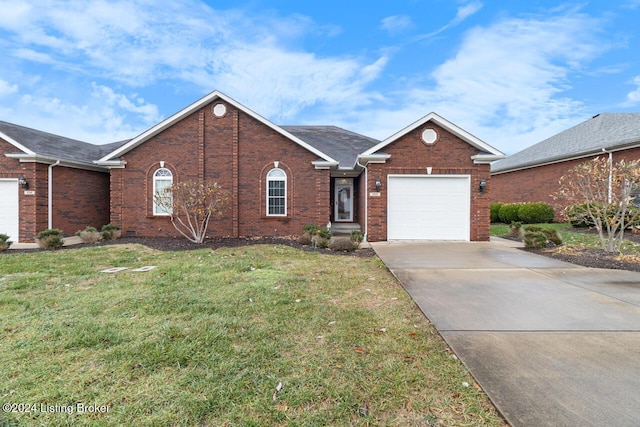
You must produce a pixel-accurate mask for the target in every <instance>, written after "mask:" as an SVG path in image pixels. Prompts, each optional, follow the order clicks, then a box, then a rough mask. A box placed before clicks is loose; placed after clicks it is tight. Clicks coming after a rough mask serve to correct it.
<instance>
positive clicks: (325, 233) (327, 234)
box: [318, 228, 331, 240]
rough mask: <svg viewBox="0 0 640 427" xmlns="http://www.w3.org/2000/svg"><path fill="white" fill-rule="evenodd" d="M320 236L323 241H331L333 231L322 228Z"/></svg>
mask: <svg viewBox="0 0 640 427" xmlns="http://www.w3.org/2000/svg"><path fill="white" fill-rule="evenodd" d="M318 236H320V237H321V238H323V239H326V240H329V239H330V238H331V231H330V230H327V229H326V228H322V229H320V230H318Z"/></svg>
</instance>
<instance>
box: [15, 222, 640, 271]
mask: <svg viewBox="0 0 640 427" xmlns="http://www.w3.org/2000/svg"><path fill="white" fill-rule="evenodd" d="M574 231H578V232H584V233H593V231H592V230H587V229H585V230H579V229H577V230H574ZM626 238H628V239H629V240H633V241H636V242H638V243H640V234H631V233H629V234H628V236H627V237H626ZM127 243H131V244H140V245H144V246H147V247H149V248H152V249H156V250H160V251H190V250H195V249H203V248H209V249H218V248H223V247H224V248H235V247H242V246H249V245H257V244H262V245H286V246H290V247H293V248H296V249H300V250H304V251H309V252H318V253H323V254H328V255H339V256H354V257H362V258H371V257H373V256H375V251H374V250H373V249H372V248H362V249H358V250H356V251H353V252H342V251H339V252H336V251H332V250H330V249H323V248H314V247H313V246H309V245H301V244H300V243H298V242H297V240H295V239H293V238H275V237H271V238H244V239H243V238H240V239H234V238H213V239H207V240H205V242H204V243H202V244H200V245H198V244H195V243H192V242H190V241H188V240H187V239H185V238H144V237H123V238H120V239H118V240H111V241H100V242H98V243H96V244H95V245H119V244H127ZM86 246H87V245H72V246H65V247H64V248H63V249H62V250H70V249H78V248H83V247H86ZM39 250H40V249H20V250H17V249H16V250H13V249H12V250H10V251H7V252H6V253H12V252H13V253H17V252H35V251H39ZM523 250H525V251H529V252H533V253H537V254H540V255H544V256H547V257H551V258H555V259H558V260H561V261H566V262H570V263H572V264H576V265H581V266H584V267H593V268H608V269H616V270H630V271H638V272H640V258H637V259H636V260H633V259H629V258H627V259H625V258H624V257H622V258H621V257H619V255H618V254H611V253H608V252H605V251H603V250H602V249H581V250H574V251H558V250H554V249H553V248H549V249H524V248H523Z"/></svg>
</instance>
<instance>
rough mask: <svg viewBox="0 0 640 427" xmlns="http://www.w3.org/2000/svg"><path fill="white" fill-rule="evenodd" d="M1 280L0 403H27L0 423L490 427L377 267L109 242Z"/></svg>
mask: <svg viewBox="0 0 640 427" xmlns="http://www.w3.org/2000/svg"><path fill="white" fill-rule="evenodd" d="M144 265H155V266H157V268H156V269H154V270H151V271H149V272H146V273H136V272H132V271H131V270H125V271H122V272H120V273H117V274H105V273H100V272H99V271H100V270H102V269H105V268H108V267H114V266H122V267H129V268H130V269H131V268H136V267H141V266H144ZM0 271H2V273H0V324H1V325H2V326H1V327H2V336H3V338H2V341H1V344H0V358H1V359H0V360H2V362H3V363H2V364H3V369H2V370H1V371H0V396H1V400H2V403H29V404H34V405H37V406H36V407H35V409H36V410H35V411H33V410H32V411H30V412H12V413H3V414H0V424H1V425H52V426H65V425H74V426H75V425H91V426H93V425H114V426H115V425H159V426H160V425H162V426H164V425H175V426H193V425H203V426H231V425H243V426H252V425H255V426H263V425H292V426H293V425H295V426H298V425H299V426H303V425H304V426H314V425H317V426H320V425H362V426H365V425H494V426H498V425H503V421H502V420H501V418H500V417H499V416H498V415H497V414H496V411H495V409H494V408H493V406H492V405H491V404H490V403H489V401H488V399H487V397H486V395H485V394H484V393H483V392H481V391H480V390H478V388H476V387H474V386H473V385H474V381H473V379H472V378H471V377H470V375H469V373H468V372H467V371H466V370H465V369H464V367H463V366H462V364H461V363H460V362H459V361H458V360H456V359H454V358H453V357H452V356H451V354H450V352H449V350H448V348H447V347H446V345H445V344H444V342H443V341H442V340H441V338H440V337H439V335H438V334H437V332H436V331H435V330H434V328H433V327H432V325H430V324H429V323H428V321H427V320H426V319H425V318H424V316H423V315H422V314H421V312H420V311H419V310H418V308H417V307H416V305H415V304H414V303H413V302H412V301H411V299H410V298H409V297H408V295H407V294H406V293H405V292H404V291H403V289H402V287H401V286H400V285H399V284H398V283H397V281H396V280H395V279H394V278H393V277H392V276H391V275H390V274H389V272H388V271H387V270H386V269H385V268H384V266H383V265H382V264H381V263H380V261H379V260H377V259H361V258H356V257H353V258H352V257H336V256H329V255H322V254H318V253H312V252H304V251H299V250H296V249H293V248H289V247H285V246H271V245H256V246H250V247H244V248H228V249H218V250H215V251H212V250H209V249H202V250H195V251H188V252H173V253H172V252H157V251H153V250H151V249H148V248H145V247H142V246H138V245H115V246H104V247H93V248H83V249H76V250H68V251H59V252H39V253H28V254H27V253H12V254H3V255H2V256H0ZM465 382H466V383H469V384H471V386H470V387H464V386H463V383H465ZM278 383H282V389H281V390H280V391H278V392H276V386H277V385H278ZM79 403H80V404H83V405H103V406H104V407H107V408H108V411H107V412H84V413H78V406H77V405H78V404H79ZM41 405H45V406H44V407H43V406H41ZM47 408H49V409H51V408H53V410H49V411H47V410H46V409H47ZM65 408H72V412H73V413H68V412H69V411H65V410H64V409H65ZM42 409H45V410H44V411H43V410H42Z"/></svg>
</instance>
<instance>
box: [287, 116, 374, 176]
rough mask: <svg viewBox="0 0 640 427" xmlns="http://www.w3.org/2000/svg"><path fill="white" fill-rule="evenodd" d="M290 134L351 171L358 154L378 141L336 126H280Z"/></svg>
mask: <svg viewBox="0 0 640 427" xmlns="http://www.w3.org/2000/svg"><path fill="white" fill-rule="evenodd" d="M280 127H281V128H282V129H284V130H286V131H287V132H289V133H290V134H292V135H294V136H295V137H297V138H300V139H301V140H303V141H304V142H306V143H307V144H309V145H311V146H313V147H315V148H317V149H318V150H320V151H322V152H323V153H325V154H327V155H328V156H330V157H332V158H334V159H336V160H337V161H338V162H340V166H339V168H340V169H352V168H353V167H354V166H355V163H356V160H357V158H358V154H361V153H363V152H365V151H366V150H367V149H369V148H371V147H374V146H375V145H376V144H378V143H379V142H380V141H378V140H377V139H373V138H369V137H368V136H364V135H360V134H358V133H355V132H351V131H348V130H345V129H342V128H339V127H336V126H280Z"/></svg>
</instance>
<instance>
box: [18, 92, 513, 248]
mask: <svg viewBox="0 0 640 427" xmlns="http://www.w3.org/2000/svg"><path fill="white" fill-rule="evenodd" d="M103 148H104V146H103ZM110 148H112V149H111V150H110V151H108V152H106V151H105V150H104V149H102V154H101V155H100V156H95V158H94V161H93V165H94V166H95V167H96V168H101V169H99V170H100V171H103V170H107V171H108V174H107V176H108V177H109V183H108V184H107V185H105V188H106V189H107V190H108V192H109V194H108V195H107V196H106V197H105V198H104V200H106V201H107V202H108V203H109V208H108V211H109V220H108V221H106V222H110V223H112V224H115V225H118V226H120V227H121V228H122V231H123V234H124V235H125V236H126V235H128V236H142V237H164V236H176V237H177V236H179V234H178V233H177V231H176V230H174V228H173V226H172V225H171V222H170V216H169V214H168V213H167V212H164V211H163V210H162V209H161V208H160V207H159V206H157V205H156V203H155V201H154V194H155V193H156V191H158V190H159V189H161V188H164V187H166V186H168V185H170V184H171V183H174V182H180V181H191V180H195V181H216V182H218V183H219V184H220V185H221V186H222V187H223V188H224V189H226V190H227V191H228V192H229V193H230V195H231V201H230V204H229V206H228V208H227V209H226V210H225V212H224V213H223V215H222V216H221V217H218V218H215V219H212V221H211V223H210V226H209V233H208V236H209V237H264V236H297V235H299V234H301V232H302V228H303V227H304V225H306V224H317V225H320V226H324V225H325V224H328V223H331V226H332V230H334V231H335V230H336V229H342V230H351V229H361V230H362V231H363V232H364V233H365V235H366V238H367V240H369V241H384V240H404V239H426V240H463V241H482V240H488V239H489V200H490V197H489V194H490V188H491V185H490V184H489V180H490V163H491V162H493V161H495V160H497V159H500V158H503V157H504V155H503V154H502V153H501V152H500V151H498V150H496V149H495V148H493V147H491V146H489V145H488V144H486V143H485V142H483V141H481V140H480V139H478V138H476V137H475V136H473V135H471V134H469V133H468V132H466V131H464V130H463V129H461V128H459V127H458V126H456V125H454V124H452V123H451V122H449V121H447V120H446V119H444V118H442V117H440V116H438V115H437V114H435V113H430V114H428V115H426V116H425V117H423V118H422V119H420V120H418V121H416V122H415V123H413V124H411V125H409V126H407V127H406V128H404V129H402V130H401V131H399V132H397V133H396V134H394V135H392V136H391V137H389V138H387V139H385V140H384V141H378V140H376V139H373V138H369V137H366V136H363V135H360V134H357V133H354V132H350V131H348V130H345V129H342V128H338V127H335V126H278V125H276V124H274V123H272V122H270V121H269V120H267V119H265V118H264V117H262V116H260V115H258V114H257V113H255V112H253V111H252V110H250V109H248V108H246V107H245V106H243V105H242V104H240V103H238V102H237V101H235V100H233V99H232V98H230V97H228V96H226V95H224V94H223V93H221V92H219V91H214V92H212V93H210V94H209V95H207V96H205V97H203V98H201V99H200V100H198V101H196V102H194V103H193V104H191V105H189V106H187V107H186V108H184V109H182V110H180V111H178V112H177V113H175V114H174V115H172V116H170V117H168V118H167V119H165V120H163V121H162V122H160V123H158V124H156V125H155V126H153V127H151V128H149V129H148V130H146V131H145V132H143V133H142V134H140V135H138V136H137V137H135V138H133V139H131V140H129V141H126V142H124V143H120V144H113V145H112V146H111V147H110ZM12 173H13V176H12V179H17V178H18V177H19V174H18V173H16V172H12ZM106 222H105V223H106ZM53 225H54V226H56V224H55V221H54V224H53ZM71 231H75V230H73V229H69V230H67V229H65V232H71ZM29 238H30V236H29ZM21 240H22V239H21Z"/></svg>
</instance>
